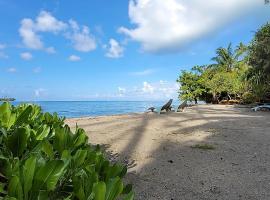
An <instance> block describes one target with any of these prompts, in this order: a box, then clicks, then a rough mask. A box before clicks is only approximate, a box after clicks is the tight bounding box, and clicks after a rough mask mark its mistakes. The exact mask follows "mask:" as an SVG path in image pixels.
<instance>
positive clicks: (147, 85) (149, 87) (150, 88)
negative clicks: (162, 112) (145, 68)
mask: <svg viewBox="0 0 270 200" xmlns="http://www.w3.org/2000/svg"><path fill="white" fill-rule="evenodd" d="M154 90H155V88H154V87H153V86H152V85H151V84H150V83H148V82H146V81H145V82H143V88H142V91H143V92H144V93H150V94H153V92H154Z"/></svg>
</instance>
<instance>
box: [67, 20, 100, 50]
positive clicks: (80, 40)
mask: <svg viewBox="0 0 270 200" xmlns="http://www.w3.org/2000/svg"><path fill="white" fill-rule="evenodd" d="M69 25H70V27H71V32H69V33H67V34H66V37H67V38H68V39H70V40H71V42H72V45H73V47H74V49H76V50H77V51H82V52H89V51H92V50H94V49H96V41H95V38H94V36H93V35H92V34H91V33H90V30H89V28H88V27H87V26H82V27H80V26H79V25H78V23H77V22H76V21H75V20H69Z"/></svg>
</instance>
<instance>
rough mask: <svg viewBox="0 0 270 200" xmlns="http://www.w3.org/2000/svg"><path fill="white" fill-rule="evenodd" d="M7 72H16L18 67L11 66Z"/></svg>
mask: <svg viewBox="0 0 270 200" xmlns="http://www.w3.org/2000/svg"><path fill="white" fill-rule="evenodd" d="M7 72H9V73H16V72H17V69H16V68H15V67H10V68H8V69H7Z"/></svg>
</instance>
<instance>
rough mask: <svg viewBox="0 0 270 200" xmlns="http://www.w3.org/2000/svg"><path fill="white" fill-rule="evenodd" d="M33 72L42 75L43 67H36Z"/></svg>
mask: <svg viewBox="0 0 270 200" xmlns="http://www.w3.org/2000/svg"><path fill="white" fill-rule="evenodd" d="M33 72H34V73H36V74H37V73H40V72H41V67H35V68H34V69H33Z"/></svg>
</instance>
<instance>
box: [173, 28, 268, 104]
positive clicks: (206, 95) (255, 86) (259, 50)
mask: <svg viewBox="0 0 270 200" xmlns="http://www.w3.org/2000/svg"><path fill="white" fill-rule="evenodd" d="M212 61H213V63H212V64H208V65H202V66H201V65H200V66H194V67H192V69H191V70H190V71H187V70H183V71H182V72H181V73H180V75H179V78H178V79H177V82H178V83H179V84H180V89H179V98H180V99H182V100H190V101H195V102H197V101H198V100H203V101H206V102H208V103H209V102H212V103H219V102H220V101H226V100H227V101H230V100H231V101H235V102H243V103H252V102H266V101H270V24H269V23H266V24H265V25H263V26H262V27H261V28H260V29H259V30H258V31H257V32H256V33H255V35H254V38H253V39H252V41H251V42H250V43H249V44H248V45H244V44H243V43H240V44H239V45H238V46H236V47H235V48H233V47H232V45H231V43H230V44H229V45H228V46H227V47H225V48H224V47H219V48H218V49H217V50H216V56H215V57H213V58H212Z"/></svg>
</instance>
